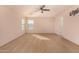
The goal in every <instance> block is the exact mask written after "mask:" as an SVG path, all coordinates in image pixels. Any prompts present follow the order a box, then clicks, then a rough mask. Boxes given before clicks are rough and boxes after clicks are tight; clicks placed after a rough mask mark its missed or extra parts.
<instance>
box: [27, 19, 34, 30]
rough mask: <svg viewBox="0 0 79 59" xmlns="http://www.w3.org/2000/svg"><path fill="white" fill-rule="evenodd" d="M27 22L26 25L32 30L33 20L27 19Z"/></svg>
mask: <svg viewBox="0 0 79 59" xmlns="http://www.w3.org/2000/svg"><path fill="white" fill-rule="evenodd" d="M27 24H28V27H29V30H33V29H34V28H33V25H34V20H28V21H27Z"/></svg>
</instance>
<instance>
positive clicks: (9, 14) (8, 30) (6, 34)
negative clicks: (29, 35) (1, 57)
mask: <svg viewBox="0 0 79 59" xmlns="http://www.w3.org/2000/svg"><path fill="white" fill-rule="evenodd" d="M20 21H21V17H20V15H19V14H18V13H16V11H14V10H13V9H12V8H11V6H10V7H9V6H0V46H2V45H4V44H6V43H8V42H10V41H12V40H13V39H15V38H17V37H18V36H20V35H22V34H23V32H22V31H21V27H20Z"/></svg>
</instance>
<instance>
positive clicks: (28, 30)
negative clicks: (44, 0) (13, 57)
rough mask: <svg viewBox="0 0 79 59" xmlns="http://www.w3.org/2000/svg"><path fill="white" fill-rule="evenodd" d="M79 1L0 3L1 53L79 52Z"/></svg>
mask: <svg viewBox="0 0 79 59" xmlns="http://www.w3.org/2000/svg"><path fill="white" fill-rule="evenodd" d="M78 16H79V6H78V5H0V53H5V52H7V53H71V52H79V17H78Z"/></svg>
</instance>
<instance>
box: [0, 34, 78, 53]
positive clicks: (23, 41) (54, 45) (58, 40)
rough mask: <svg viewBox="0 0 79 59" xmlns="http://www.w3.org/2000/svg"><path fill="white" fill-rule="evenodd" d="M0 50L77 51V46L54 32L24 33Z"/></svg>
mask: <svg viewBox="0 0 79 59" xmlns="http://www.w3.org/2000/svg"><path fill="white" fill-rule="evenodd" d="M0 52H9V53H11V52H44V53H45V52H51V53H52V52H79V46H77V45H76V44H74V43H72V42H70V41H68V40H66V39H64V38H62V37H60V36H58V35H56V34H24V35H23V36H21V37H19V38H17V39H16V40H13V41H11V42H9V43H8V44H6V45H4V46H2V47H0Z"/></svg>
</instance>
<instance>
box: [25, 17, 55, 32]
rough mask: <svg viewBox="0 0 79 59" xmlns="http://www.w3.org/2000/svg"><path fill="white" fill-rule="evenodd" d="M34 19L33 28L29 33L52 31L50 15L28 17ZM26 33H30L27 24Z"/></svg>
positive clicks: (52, 24)
mask: <svg viewBox="0 0 79 59" xmlns="http://www.w3.org/2000/svg"><path fill="white" fill-rule="evenodd" d="M29 19H32V20H34V29H33V30H32V31H31V33H53V29H54V28H53V26H54V20H53V18H51V17H33V18H29ZM26 33H30V31H29V29H28V26H27V27H26Z"/></svg>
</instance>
